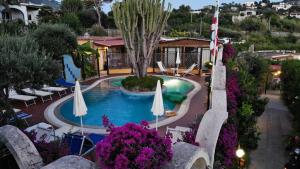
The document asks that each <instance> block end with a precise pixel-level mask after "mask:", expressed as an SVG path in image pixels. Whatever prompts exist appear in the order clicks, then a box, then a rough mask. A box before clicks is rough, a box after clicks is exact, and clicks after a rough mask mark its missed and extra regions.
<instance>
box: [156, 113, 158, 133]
mask: <svg viewBox="0 0 300 169" xmlns="http://www.w3.org/2000/svg"><path fill="white" fill-rule="evenodd" d="M157 123H158V116H156V123H155V128H156V131H157Z"/></svg>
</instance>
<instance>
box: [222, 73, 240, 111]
mask: <svg viewBox="0 0 300 169" xmlns="http://www.w3.org/2000/svg"><path fill="white" fill-rule="evenodd" d="M226 90H227V92H226V93H227V98H228V112H229V113H230V114H234V113H236V111H237V108H238V98H239V97H240V96H241V91H240V87H239V83H238V79H237V76H236V75H234V74H232V75H230V76H229V77H228V78H227V82H226Z"/></svg>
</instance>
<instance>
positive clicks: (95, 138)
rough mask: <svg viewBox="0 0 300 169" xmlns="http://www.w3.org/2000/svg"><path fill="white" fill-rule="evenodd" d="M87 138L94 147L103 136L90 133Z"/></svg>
mask: <svg viewBox="0 0 300 169" xmlns="http://www.w3.org/2000/svg"><path fill="white" fill-rule="evenodd" d="M88 138H89V139H90V140H91V141H92V142H93V144H94V145H96V144H97V143H98V142H99V141H101V140H103V139H104V138H105V135H102V134H94V133H91V134H89V135H88Z"/></svg>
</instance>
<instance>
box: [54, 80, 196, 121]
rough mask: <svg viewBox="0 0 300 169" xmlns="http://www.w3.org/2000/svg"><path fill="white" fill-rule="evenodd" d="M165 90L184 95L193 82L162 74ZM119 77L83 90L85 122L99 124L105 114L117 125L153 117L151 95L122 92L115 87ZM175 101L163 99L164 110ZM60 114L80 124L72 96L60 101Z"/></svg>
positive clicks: (147, 119) (152, 118) (118, 83)
mask: <svg viewBox="0 0 300 169" xmlns="http://www.w3.org/2000/svg"><path fill="white" fill-rule="evenodd" d="M162 78H163V79H164V86H166V88H167V90H166V92H165V94H168V93H180V94H182V95H186V94H187V93H188V92H189V91H190V90H191V89H192V88H193V85H192V84H191V83H190V82H187V81H184V80H179V79H176V78H171V77H165V76H163V77H162ZM121 80H122V78H114V79H110V80H106V81H103V82H101V83H100V84H99V85H98V86H96V87H95V88H93V89H91V90H89V91H87V92H85V93H84V94H83V97H84V99H85V102H86V105H87V107H88V114H87V115H85V116H84V117H83V124H84V125H85V126H95V127H101V126H102V116H103V115H106V116H107V117H108V118H109V120H110V121H111V122H112V123H113V124H114V125H117V126H120V125H123V124H126V123H128V122H134V123H140V122H141V121H142V120H146V121H152V120H155V116H153V115H152V112H151V107H152V102H153V96H129V95H126V94H123V93H122V92H121V91H120V90H119V89H118V87H119V86H120V85H121ZM175 106H176V104H175V103H173V102H171V101H169V100H168V99H164V107H165V110H173V109H174V108H175ZM58 112H59V114H60V116H61V117H62V118H63V119H64V120H67V121H70V122H72V123H76V124H80V119H79V118H78V117H75V116H74V115H73V99H70V100H69V101H67V102H65V103H63V104H62V105H61V107H60V108H59V110H58Z"/></svg>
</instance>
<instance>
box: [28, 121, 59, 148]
mask: <svg viewBox="0 0 300 169" xmlns="http://www.w3.org/2000/svg"><path fill="white" fill-rule="evenodd" d="M25 131H26V132H35V133H36V136H35V140H34V141H35V142H37V141H45V142H46V143H49V142H51V141H54V140H57V139H58V137H57V136H55V130H54V128H53V126H52V125H50V124H47V123H44V122H41V123H38V124H35V125H33V126H30V127H28V128H26V129H25Z"/></svg>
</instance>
